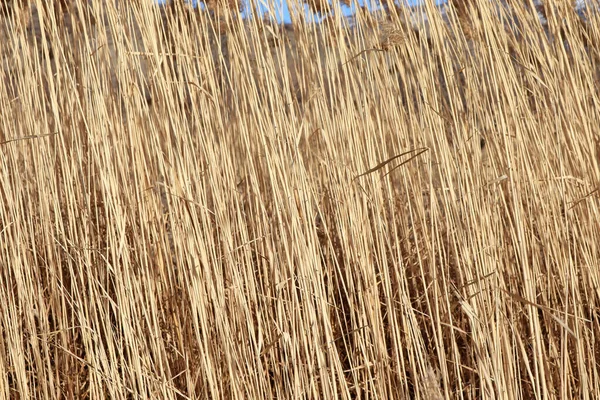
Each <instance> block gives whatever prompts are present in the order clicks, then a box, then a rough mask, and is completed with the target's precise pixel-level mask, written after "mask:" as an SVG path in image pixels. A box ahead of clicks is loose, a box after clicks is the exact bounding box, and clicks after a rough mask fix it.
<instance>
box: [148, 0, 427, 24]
mask: <svg viewBox="0 0 600 400" xmlns="http://www.w3.org/2000/svg"><path fill="white" fill-rule="evenodd" d="M156 1H158V2H159V3H160V2H161V1H163V0H156ZM196 1H197V0H193V2H194V3H195V2H196ZM242 1H244V2H247V1H248V0H242ZM252 1H253V2H255V3H258V4H259V8H260V10H261V12H262V13H263V14H264V13H266V12H267V10H269V8H274V9H273V10H272V13H271V14H272V15H271V17H273V18H275V19H277V21H279V22H290V9H289V7H288V5H287V2H286V1H285V0H252ZM401 1H406V2H407V4H410V5H415V4H418V3H419V2H420V1H419V0H401ZM365 2H366V3H367V4H372V2H371V0H358V4H360V5H361V6H363V5H364V4H365ZM269 3H271V4H272V6H269ZM340 9H341V11H342V13H343V14H344V15H352V14H353V13H354V10H355V7H354V6H353V7H347V6H345V5H342V4H340ZM304 10H305V12H306V13H307V15H311V13H310V11H309V9H308V6H305V7H304Z"/></svg>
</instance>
